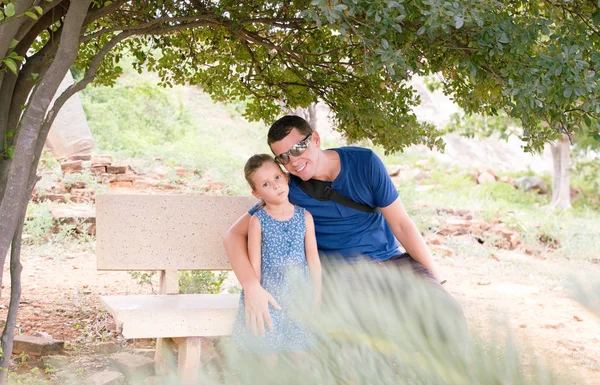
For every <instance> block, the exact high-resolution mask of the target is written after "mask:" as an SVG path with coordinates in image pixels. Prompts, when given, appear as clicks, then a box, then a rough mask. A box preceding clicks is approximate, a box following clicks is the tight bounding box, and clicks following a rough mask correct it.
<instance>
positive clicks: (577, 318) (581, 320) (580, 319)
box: [573, 315, 583, 322]
mask: <svg viewBox="0 0 600 385" xmlns="http://www.w3.org/2000/svg"><path fill="white" fill-rule="evenodd" d="M573 319H574V320H575V321H577V322H583V318H581V317H579V316H576V315H574V316H573Z"/></svg>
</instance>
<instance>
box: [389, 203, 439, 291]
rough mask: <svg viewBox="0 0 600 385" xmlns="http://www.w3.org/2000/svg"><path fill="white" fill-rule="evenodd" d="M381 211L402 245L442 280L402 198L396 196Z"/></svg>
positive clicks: (436, 277)
mask: <svg viewBox="0 0 600 385" xmlns="http://www.w3.org/2000/svg"><path fill="white" fill-rule="evenodd" d="M381 213H382V214H383V216H384V218H385V220H386V221H387V223H388V225H389V226H390V228H391V229H392V232H393V233H394V235H395V236H396V238H397V239H398V241H399V242H400V244H401V245H402V247H404V249H405V250H406V251H407V252H408V254H410V256H411V257H413V258H414V260H415V261H417V262H419V263H420V264H421V265H423V266H425V267H426V268H427V270H429V271H430V272H431V274H433V276H434V277H435V279H437V280H438V282H440V281H441V276H440V273H439V271H438V269H437V266H436V264H435V262H434V261H433V258H431V253H430V252H429V248H428V247H427V245H426V244H425V240H424V239H423V236H421V233H420V232H419V230H418V229H417V226H416V225H415V223H414V222H413V221H412V219H410V217H409V216H408V213H407V212H406V209H405V208H404V205H403V204H402V201H401V200H400V198H399V197H398V198H396V200H395V201H394V202H392V204H390V205H389V206H387V207H383V208H381Z"/></svg>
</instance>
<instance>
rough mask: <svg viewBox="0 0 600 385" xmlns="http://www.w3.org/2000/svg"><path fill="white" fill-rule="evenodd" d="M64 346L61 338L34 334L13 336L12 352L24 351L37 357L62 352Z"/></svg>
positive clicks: (19, 352)
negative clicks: (56, 338) (35, 335)
mask: <svg viewBox="0 0 600 385" xmlns="http://www.w3.org/2000/svg"><path fill="white" fill-rule="evenodd" d="M64 348H65V342H64V341H61V340H55V339H51V338H43V337H34V336H15V339H14V345H13V353H14V354H21V353H25V354H28V355H30V356H37V357H39V356H48V355H51V354H58V353H62V352H63V350H64Z"/></svg>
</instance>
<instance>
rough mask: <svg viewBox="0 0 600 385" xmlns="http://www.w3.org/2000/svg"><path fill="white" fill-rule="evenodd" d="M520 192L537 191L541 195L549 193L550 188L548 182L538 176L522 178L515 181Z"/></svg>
mask: <svg viewBox="0 0 600 385" xmlns="http://www.w3.org/2000/svg"><path fill="white" fill-rule="evenodd" d="M515 183H516V184H517V187H518V188H519V190H523V191H530V190H537V192H538V193H540V194H547V193H548V186H547V185H546V182H544V180H543V179H542V178H540V177H538V176H522V177H520V178H517V179H516V180H515Z"/></svg>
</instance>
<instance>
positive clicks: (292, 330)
mask: <svg viewBox="0 0 600 385" xmlns="http://www.w3.org/2000/svg"><path fill="white" fill-rule="evenodd" d="M254 215H256V216H257V217H258V219H259V221H260V226H261V232H262V245H261V247H262V249H261V251H262V256H261V280H260V283H261V285H262V287H263V288H264V289H265V290H267V291H268V292H269V293H270V294H271V295H272V296H273V297H274V298H275V300H276V301H277V303H278V304H279V306H281V310H275V309H273V308H272V307H271V306H270V305H269V312H270V314H271V319H272V320H273V331H272V332H270V331H269V330H268V329H267V330H266V335H265V336H264V337H262V336H255V335H253V334H252V332H251V331H250V330H248V329H247V328H246V322H245V314H244V313H245V311H244V292H243V291H242V294H241V296H240V306H239V310H238V313H237V317H236V320H235V325H234V328H233V333H232V340H233V343H234V344H235V345H236V346H237V347H238V348H240V349H242V350H245V351H247V352H251V353H257V354H273V353H283V352H290V351H297V350H307V349H310V346H311V339H312V338H311V333H310V332H309V331H308V330H307V329H305V328H304V327H303V326H302V325H301V323H300V322H298V321H297V320H295V319H294V318H295V317H294V314H297V313H295V311H296V310H298V308H299V301H300V300H302V299H306V298H305V297H304V295H306V290H299V287H302V288H304V289H306V286H307V285H310V286H309V287H310V288H311V289H312V284H311V280H310V274H309V270H308V264H307V262H306V254H305V251H304V236H305V234H306V225H305V216H304V209H303V208H301V207H298V206H294V215H292V217H291V218H290V219H288V220H285V221H279V220H277V219H275V218H273V217H272V216H270V215H269V214H268V213H267V212H266V211H265V209H264V208H261V209H259V210H258V211H257V212H256V213H255V214H254ZM300 291H302V292H303V293H302V294H304V295H303V296H302V298H300V296H299V295H298V294H299V292H300Z"/></svg>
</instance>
